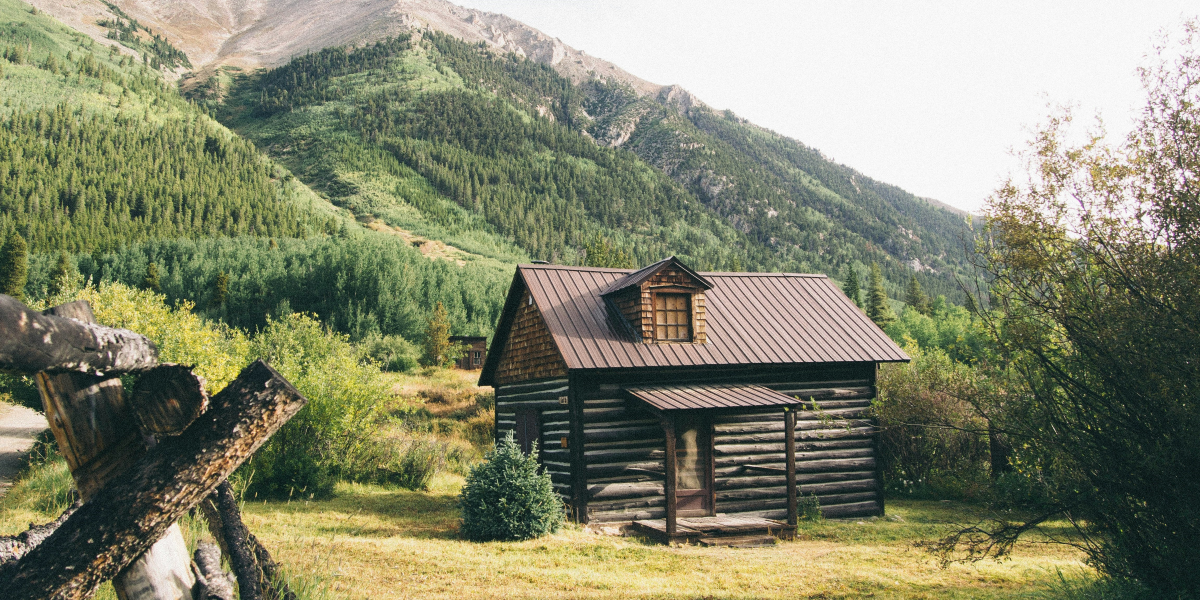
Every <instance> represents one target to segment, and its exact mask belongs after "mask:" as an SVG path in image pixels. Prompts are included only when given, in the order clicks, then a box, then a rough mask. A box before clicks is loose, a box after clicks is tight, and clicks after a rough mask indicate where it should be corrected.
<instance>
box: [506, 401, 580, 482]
mask: <svg viewBox="0 0 1200 600" xmlns="http://www.w3.org/2000/svg"><path fill="white" fill-rule="evenodd" d="M568 388H569V386H568V383H567V379H566V378H555V379H542V380H538V381H531V382H525V383H521V384H514V385H501V386H498V387H497V388H496V439H497V440H501V439H504V436H505V435H506V434H507V433H508V432H509V431H513V429H514V428H515V427H516V424H517V411H518V410H522V409H531V410H536V411H537V412H538V417H539V419H538V420H539V423H540V425H541V427H540V429H541V432H542V439H540V440H538V452H539V458H540V459H541V461H542V466H543V467H544V468H545V469H546V471H547V472H548V473H550V479H551V480H552V481H553V483H554V491H555V492H557V493H558V494H559V496H562V498H563V501H564V502H568V503H570V502H571V457H570V450H569V448H564V447H563V446H562V439H563V438H567V439H568V446H569V445H570V439H569V438H570V429H571V418H570V415H571V412H570V406H569V405H567V404H562V402H561V400H560V398H565V397H567V396H568Z"/></svg>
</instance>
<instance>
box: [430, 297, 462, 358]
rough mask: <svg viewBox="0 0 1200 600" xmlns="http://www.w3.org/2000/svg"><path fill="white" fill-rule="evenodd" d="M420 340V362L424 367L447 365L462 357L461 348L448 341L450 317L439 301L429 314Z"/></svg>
mask: <svg viewBox="0 0 1200 600" xmlns="http://www.w3.org/2000/svg"><path fill="white" fill-rule="evenodd" d="M422 340H423V341H422V344H421V364H422V365H424V366H426V367H443V368H445V367H449V366H450V365H452V364H454V361H456V360H458V359H459V358H461V357H462V354H463V349H462V348H461V347H460V346H459V345H458V344H452V343H450V319H449V317H448V315H447V314H446V307H444V306H442V303H441V302H438V303H437V306H435V307H434V309H433V313H432V314H430V315H429V321H428V322H427V323H426V325H425V335H424V336H423V337H422Z"/></svg>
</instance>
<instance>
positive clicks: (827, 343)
mask: <svg viewBox="0 0 1200 600" xmlns="http://www.w3.org/2000/svg"><path fill="white" fill-rule="evenodd" d="M492 350H493V351H492V352H491V353H490V355H489V356H488V357H487V361H486V363H485V364H484V368H483V372H482V374H481V376H480V384H481V385H491V386H494V387H495V390H496V432H497V436H498V437H502V436H504V435H506V432H508V431H514V432H515V436H516V439H517V440H518V441H519V442H520V443H521V444H522V446H523V447H524V448H525V449H526V450H528V449H529V448H530V447H531V445H532V443H533V442H535V441H536V442H537V443H538V447H539V449H540V459H541V460H542V463H543V465H544V467H545V469H546V470H547V471H548V472H549V473H550V475H551V477H552V479H553V482H554V487H555V490H556V491H557V492H558V493H559V494H560V495H561V496H562V497H563V499H564V501H565V502H566V503H567V505H568V506H569V508H570V512H571V515H572V518H574V519H576V520H577V521H579V522H582V523H619V522H624V523H634V522H637V523H638V524H640V525H642V526H645V527H647V528H649V529H653V530H654V531H658V532H659V533H661V534H663V537H665V538H666V539H669V540H674V539H679V538H685V537H694V536H699V535H702V534H703V533H704V530H705V528H706V527H710V526H711V527H720V526H721V524H722V523H724V524H725V525H729V524H730V523H759V524H762V523H766V524H768V526H769V525H770V524H771V523H776V524H782V525H784V526H785V527H786V526H792V527H794V525H795V520H796V516H797V495H813V496H816V497H817V498H818V499H819V501H820V504H821V510H822V512H823V513H824V514H825V515H826V516H827V517H857V516H865V515H877V514H882V513H883V510H884V505H883V495H882V488H881V481H880V474H879V471H878V463H877V461H876V453H877V449H876V437H875V427H874V422H873V421H872V420H871V418H870V403H871V400H872V399H873V398H874V397H875V374H876V370H877V366H878V364H879V363H881V362H898V361H907V360H909V358H908V356H907V355H905V354H904V352H903V351H902V350H900V348H899V347H897V346H896V344H895V343H893V342H892V341H891V340H890V339H889V338H888V337H887V335H886V334H884V333H883V331H881V330H880V329H879V327H877V326H876V325H875V324H874V323H873V322H871V320H870V319H868V318H867V317H866V315H864V314H863V313H862V312H861V311H860V310H859V309H858V308H857V307H856V306H854V304H853V303H851V302H850V300H849V299H848V298H847V297H846V296H845V295H844V294H843V293H842V292H841V290H840V289H839V288H838V287H837V286H836V285H834V284H833V283H832V282H830V281H829V279H828V278H827V277H825V276H824V275H802V274H791V273H697V272H695V271H693V270H692V269H690V268H688V267H687V266H686V265H684V264H683V263H681V262H680V261H679V260H677V259H676V258H674V257H671V258H668V259H666V260H663V261H660V262H658V263H655V264H653V265H650V266H648V267H646V268H644V269H640V270H637V271H631V270H626V269H602V268H588V267H571V266H559V265H536V264H535V265H521V266H519V267H518V268H517V272H516V275H515V277H514V278H513V282H512V286H511V288H510V289H509V293H508V298H507V301H506V303H505V306H504V312H503V314H502V316H501V318H500V323H499V325H498V327H497V330H496V334H495V336H494V338H493V343H492ZM777 519H784V520H782V521H775V520H777ZM714 523H715V525H714ZM711 527H710V528H711ZM729 527H732V529H736V527H733V526H729ZM727 529H729V528H728V527H727ZM732 529H730V530H732Z"/></svg>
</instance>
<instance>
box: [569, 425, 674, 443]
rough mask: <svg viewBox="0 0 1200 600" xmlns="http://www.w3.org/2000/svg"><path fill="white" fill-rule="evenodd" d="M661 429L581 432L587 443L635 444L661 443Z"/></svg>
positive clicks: (642, 428)
mask: <svg viewBox="0 0 1200 600" xmlns="http://www.w3.org/2000/svg"><path fill="white" fill-rule="evenodd" d="M661 435H662V428H660V427H655V426H653V425H650V426H644V427H607V428H587V429H584V430H583V439H584V440H585V441H588V442H611V441H618V440H631V441H637V442H649V441H661V440H662V438H661V437H660V436H661Z"/></svg>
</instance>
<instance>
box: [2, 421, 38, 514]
mask: <svg viewBox="0 0 1200 600" xmlns="http://www.w3.org/2000/svg"><path fill="white" fill-rule="evenodd" d="M45 428H46V417H43V416H42V415H41V414H40V413H38V412H36V411H32V410H29V409H28V408H25V407H24V406H13V405H11V404H4V403H2V402H0V496H3V495H4V494H5V492H7V491H8V488H9V487H10V486H11V485H12V479H13V476H14V475H16V472H17V467H18V466H19V464H20V458H21V453H22V452H25V451H26V450H28V449H29V447H30V446H32V445H33V438H34V436H36V435H37V434H38V432H40V431H41V430H43V429H45Z"/></svg>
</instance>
